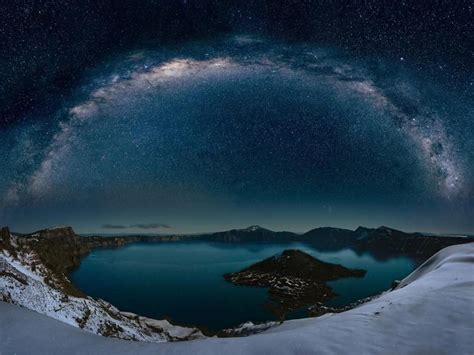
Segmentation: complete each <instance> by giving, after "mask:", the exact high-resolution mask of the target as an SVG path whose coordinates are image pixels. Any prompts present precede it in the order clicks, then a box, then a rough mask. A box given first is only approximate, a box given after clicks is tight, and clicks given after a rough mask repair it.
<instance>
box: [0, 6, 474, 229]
mask: <svg viewBox="0 0 474 355" xmlns="http://www.w3.org/2000/svg"><path fill="white" fill-rule="evenodd" d="M91 6H92V5H91ZM183 6H184V8H182V7H183ZM187 6H195V4H191V2H190V1H188V2H184V3H182V4H181V5H180V6H179V11H185V12H186V11H187V10H186V7H187ZM370 6H372V5H369V7H368V8H364V9H359V10H354V11H352V10H351V11H352V12H351V13H352V14H353V16H352V17H351V18H350V19H349V21H348V23H344V24H340V25H336V24H338V22H337V21H335V22H334V23H335V24H334V26H336V30H335V32H337V33H338V36H339V37H338V38H339V39H338V40H337V39H332V38H331V36H332V35H331V34H330V32H331V31H328V32H327V33H326V35H325V36H324V40H323V39H317V38H309V37H310V36H308V33H309V32H310V29H311V28H319V26H320V24H315V23H312V21H310V20H308V19H307V18H306V16H304V19H306V20H304V19H303V20H301V21H302V22H297V27H298V31H299V33H300V35H299V38H298V39H295V38H294V37H295V35H294V30H295V28H291V26H289V22H288V20H285V19H283V18H281V16H282V13H280V12H275V11H274V10H272V9H271V6H270V7H265V9H266V10H265V11H263V10H262V11H260V12H257V13H258V14H259V16H254V15H253V14H254V13H255V11H256V10H255V9H256V8H258V9H261V8H260V7H259V6H258V4H257V3H254V7H252V6H242V7H240V8H238V7H236V5H232V6H229V9H231V11H230V12H229V14H230V17H231V18H232V20H229V19H227V20H226V21H227V22H225V21H224V22H225V23H226V25H225V26H224V27H226V30H225V31H224V32H226V33H217V32H219V31H218V29H221V27H222V26H223V25H222V22H221V20H217V18H219V17H215V18H211V20H210V23H209V26H208V27H207V28H208V32H209V33H212V35H211V36H209V33H208V34H207V35H206V36H202V35H201V34H200V33H201V32H202V31H203V28H206V26H204V25H203V23H202V19H201V18H200V17H199V16H197V15H196V17H195V18H194V23H195V25H196V27H195V28H194V30H193V31H188V32H187V35H182V39H180V40H179V41H176V40H174V41H173V43H164V42H160V41H157V40H152V41H151V40H147V41H145V42H143V41H142V40H137V39H136V37H134V36H132V37H133V38H135V39H134V40H133V41H134V43H135V44H134V46H133V48H125V47H127V45H125V44H123V43H125V42H126V41H125V39H122V40H121V41H119V42H120V43H122V44H120V46H121V48H119V49H114V50H113V51H110V52H109V55H107V56H104V57H101V59H100V60H98V58H99V56H95V54H94V55H92V54H91V57H90V60H89V59H88V60H87V61H88V63H89V64H87V65H88V68H86V69H84V70H83V71H79V69H78V68H73V67H74V66H75V64H71V66H69V67H68V68H65V67H64V66H63V64H61V63H60V62H61V60H62V59H59V57H57V53H55V50H53V49H51V50H46V51H44V50H39V52H41V53H42V55H43V54H45V53H49V54H50V55H51V56H54V57H55V58H56V59H55V63H56V64H55V65H54V66H53V69H48V72H47V73H46V72H45V74H44V75H45V77H44V82H43V84H42V89H43V92H42V93H41V94H37V95H35V97H34V100H33V99H32V101H31V102H29V101H28V102H29V103H27V104H25V103H23V104H20V105H19V106H18V105H17V104H14V103H13V101H11V102H10V104H11V105H12V106H11V107H12V110H11V111H10V112H9V115H8V116H5V120H4V123H5V125H4V127H3V128H2V131H3V134H2V136H1V137H0V143H1V145H0V151H1V152H2V156H3V157H4V158H3V159H2V162H0V170H1V171H2V173H0V196H1V201H2V202H1V205H0V207H1V209H2V213H1V215H0V218H2V220H5V223H8V224H12V225H13V226H14V227H16V228H17V229H20V230H21V229H24V230H30V229H34V228H40V227H44V226H45V225H48V224H71V225H75V226H78V229H79V230H80V231H83V232H97V231H99V232H100V230H101V226H104V225H111V226H112V225H121V226H122V225H125V226H128V225H129V226H139V225H155V226H157V227H156V228H160V227H158V226H161V225H166V226H167V229H169V230H170V231H172V232H178V233H179V232H198V231H209V230H217V229H221V228H230V227H241V226H242V225H250V224H263V225H267V226H269V227H272V228H275V229H291V230H297V231H303V230H305V229H309V228H311V227H314V226H318V225H334V226H341V227H348V228H354V227H356V226H357V225H360V224H365V225H369V226H370V225H373V226H377V225H381V224H386V225H391V226H393V227H398V228H403V229H409V230H423V231H433V232H439V231H453V232H469V231H472V229H473V227H474V225H473V218H472V216H473V215H474V205H473V185H474V180H473V178H472V176H473V169H474V157H473V155H472V154H471V152H472V151H474V150H473V149H474V136H473V134H474V117H473V110H472V107H473V99H472V95H471V93H470V91H469V88H470V87H471V86H472V81H471V79H472V71H471V70H470V68H469V67H468V66H466V65H465V53H461V52H459V54H458V55H456V54H454V52H453V51H450V50H447V52H446V53H447V54H446V56H444V57H443V58H434V57H433V59H432V60H431V59H430V60H428V59H426V55H427V54H426V53H427V52H423V53H422V52H420V51H419V49H415V48H414V47H413V46H412V44H410V43H411V42H410V41H411V40H413V41H415V47H416V43H421V42H418V41H419V39H418V36H419V34H413V35H407V34H403V33H399V31H406V29H404V30H402V29H398V27H397V24H403V23H405V24H407V23H409V24H410V26H411V23H410V22H409V20H408V19H407V18H409V17H410V16H412V15H406V16H405V17H396V16H395V15H396V14H397V11H402V12H403V11H405V10H397V11H395V12H393V13H392V14H391V15H390V14H388V15H387V14H385V15H383V14H382V15H383V16H388V18H392V17H393V16H395V17H393V21H395V22H394V23H392V24H387V23H386V22H384V21H386V20H387V19H386V18H385V17H383V16H382V15H381V16H382V17H383V21H382V19H380V21H381V22H380V23H379V25H380V26H381V30H380V32H379V34H371V32H370V29H371V28H372V27H374V28H375V27H377V26H374V25H373V24H372V25H370V26H369V25H367V24H366V23H365V21H367V17H370V16H369V15H368V14H369V13H371V11H375V10H374V8H372V10H371V8H370ZM403 6H406V7H407V8H408V9H411V10H406V11H408V12H410V11H415V10H414V8H411V7H409V5H407V4H403V5H402V7H403ZM454 7H455V6H454V5H453V7H452V8H449V9H448V10H447V12H446V13H445V14H444V15H443V16H447V17H446V18H444V19H443V20H440V19H439V18H438V17H437V16H439V15H438V14H437V13H436V14H435V13H432V14H431V16H432V17H430V18H429V19H427V20H426V22H427V23H424V22H423V26H426V27H430V26H432V25H431V21H435V22H439V21H447V22H446V23H455V26H458V27H457V28H458V30H459V31H461V32H462V31H463V30H464V29H465V28H464V27H463V26H464V25H463V24H462V22H461V23H459V21H457V20H458V19H457V16H458V10H457V9H455V8H454ZM218 8H219V7H217V8H214V10H215V11H217V13H219V9H218ZM296 8H297V9H300V10H301V11H305V10H304V9H305V8H308V9H309V10H308V11H309V12H310V13H311V12H312V11H315V9H314V8H312V7H311V5H310V4H309V3H304V4H302V5H301V6H299V7H298V6H296ZM331 9H332V7H331V6H329V7H328V8H327V9H326V11H328V12H330V11H332V10H331ZM377 9H378V10H380V9H379V8H377ZM82 10H84V9H83V8H82ZM168 10H169V9H168ZM201 10H202V11H204V10H203V8H202V9H201ZM378 10H377V11H378ZM28 11H36V10H32V9H30V10H28ZM38 11H40V10H38ZM61 11H65V10H61ZM78 11H79V10H78ZM90 11H92V10H90ZM117 11H119V10H117ZM177 11H178V10H177ZM295 11H296V10H295ZM341 11H342V10H341ZM344 11H349V9H347V8H346V9H345V10H344ZM377 11H375V12H377ZM471 11H472V10H471ZM415 12H416V11H415ZM78 13H81V12H80V11H79V12H78ZM119 13H120V11H119ZM244 13H245V14H247V15H244ZM90 14H91V16H92V18H94V16H93V15H97V12H94V11H93V12H92V13H90ZM372 15H374V14H372V13H371V16H372ZM137 16H138V15H137ZM189 16H190V15H189ZM216 16H217V15H216ZM357 16H359V19H363V20H357ZM332 19H333V20H336V19H337V20H338V19H339V17H338V16H336V15H333V17H332ZM222 21H223V20H222ZM321 21H322V20H321ZM390 21H391V20H390ZM145 22H146V21H145ZM329 22H330V21H329ZM198 23H199V25H198ZM275 23H278V24H280V25H281V26H277V27H280V28H283V29H285V33H284V34H283V35H282V34H280V33H278V31H277V30H274V31H273V30H272V31H269V28H272V26H273V25H275ZM109 25H110V23H109ZM312 25H313V26H315V27H311V26H312ZM97 26H101V25H100V22H98V23H97ZM134 26H135V24H134V25H131V27H130V28H134ZM176 26H178V25H176ZM229 26H230V27H234V28H233V29H231V30H229V29H228V28H227V27H229ZM384 26H385V27H384ZM387 26H388V27H387ZM410 26H409V27H410ZM178 27H179V26H178ZM144 28H147V23H145V24H144ZM348 28H349V29H348ZM242 29H244V30H245V31H242ZM356 29H363V31H361V32H360V33H359V34H357V31H356ZM154 30H156V28H154ZM51 31H53V32H54V33H56V32H55V31H56V30H55V29H51ZM147 31H148V32H149V31H150V30H149V29H148V30H146V31H145V30H143V32H144V33H145V32H147ZM341 31H342V32H344V33H345V34H349V37H350V38H345V37H344V35H343V34H341V33H340V32H341ZM158 32H159V31H158ZM204 32H206V31H204ZM269 32H270V33H272V35H269ZM191 33H192V34H193V35H192V36H191V37H196V38H189V37H190V36H189V34H191ZM453 33H457V32H453ZM56 34H57V33H56ZM107 35H108V34H107V33H106V32H105V33H103V34H102V35H101V36H107ZM379 35H380V36H385V37H381V38H379V37H378V36H379ZM431 35H432V36H434V37H435V38H436V39H440V38H444V37H443V36H442V35H441V34H431ZM427 36H429V35H427ZM391 37H394V38H395V37H396V38H398V41H394V48H390V49H388V48H385V46H382V45H377V43H378V42H384V41H387V40H388V39H389V38H391ZM454 37H456V36H454ZM410 38H411V40H410ZM426 38H428V37H426ZM91 40H92V39H91ZM10 41H13V39H11V38H10ZM133 41H132V42H133ZM360 41H362V42H364V43H365V45H360V44H359V42H360ZM97 42H100V38H99V39H97ZM453 42H454V43H451V44H450V46H454V47H456V50H459V49H465V47H464V46H463V43H462V42H461V41H460V40H459V41H456V38H453ZM81 43H82V42H81ZM92 43H95V42H94V41H93V42H92ZM403 43H406V46H405V47H403V45H401V44H403ZM82 44H84V43H82ZM369 44H370V48H367V45H369ZM431 44H432V43H431ZM71 46H72V45H70V44H68V45H67V46H66V45H65V52H68V51H69V50H70V48H71ZM93 46H95V45H93ZM432 48H438V47H437V46H435V45H433V46H432ZM76 49H77V48H76ZM86 51H87V50H86ZM34 52H35V51H32V54H31V55H32V56H34V55H35V54H34ZM99 52H100V51H99ZM435 52H436V51H431V56H435V54H436V53H435ZM22 55H24V56H26V57H27V59H26V61H32V60H35V59H32V57H28V55H27V54H25V53H24V54H22ZM64 55H65V56H70V53H69V52H68V53H67V54H64ZM451 56H454V57H456V58H457V60H456V61H453V60H451V61H449V60H450V57H451ZM446 62H447V63H451V64H444V63H446ZM78 63H85V62H84V58H83V57H81V56H79V58H78ZM450 65H451V66H453V65H455V68H454V69H453V68H450ZM25 66H27V67H28V66H29V65H28V64H27V63H26V62H25ZM54 68H56V69H58V68H61V70H62V72H67V73H68V74H69V75H74V78H69V79H65V80H66V81H64V82H63V83H66V82H67V85H66V86H67V88H66V86H62V88H63V89H58V88H57V87H54V86H51V85H50V83H51V82H52V81H54V80H55V79H54V77H55V75H57V73H56V72H55V71H54ZM79 72H80V73H81V74H80V75H79V74H77V73H79ZM26 73H27V71H25V72H23V74H25V75H26ZM462 73H464V74H466V75H464V77H462V78H461V76H462V75H461V74H462ZM28 75H29V76H30V77H32V78H33V79H34V78H36V76H38V75H40V74H38V73H34V72H31V73H29V74H28ZM469 75H470V76H469ZM76 76H77V77H78V78H80V79H75V77H76ZM42 77H43V76H42ZM34 81H36V80H34ZM9 82H11V83H13V84H12V85H13V86H14V84H15V83H20V82H21V83H23V81H22V79H20V78H19V77H18V76H17V77H15V76H13V75H12V76H10V77H9ZM22 85H23V84H22ZM34 85H38V84H37V83H35V84H34ZM5 88H7V84H5V86H4V89H5ZM51 88H53V89H51ZM20 89H21V88H20V86H18V90H20ZM21 90H23V89H21ZM13 92H14V91H13ZM18 92H19V91H18ZM30 94H31V93H30ZM23 98H25V99H26V98H27V97H26V96H23ZM5 100H8V98H6V99H5ZM28 100H29V99H28ZM36 100H39V101H40V102H42V105H40V104H34V102H36ZM15 102H17V101H15ZM17 103H18V102H17ZM30 103H31V105H30ZM13 108H14V109H13ZM158 222H159V223H158Z"/></svg>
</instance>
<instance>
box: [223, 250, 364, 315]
mask: <svg viewBox="0 0 474 355" xmlns="http://www.w3.org/2000/svg"><path fill="white" fill-rule="evenodd" d="M365 273H366V271H365V270H359V269H348V268H345V267H344V266H342V265H338V264H331V263H326V262H323V261H321V260H318V259H316V258H313V257H312V256H311V255H309V254H306V253H304V252H302V251H301V250H285V251H283V252H282V253H281V254H278V255H275V256H272V257H270V258H268V259H265V260H263V261H260V262H258V263H256V264H253V265H251V266H249V267H248V268H246V269H244V270H242V271H239V272H234V273H229V274H225V275H224V278H225V279H226V280H227V281H229V282H232V283H233V284H236V285H241V286H255V287H268V288H269V290H268V293H269V297H270V302H269V303H268V304H267V305H266V306H267V307H268V308H269V309H270V310H271V311H272V312H273V313H274V314H276V315H277V316H279V317H281V318H283V317H284V316H285V315H286V314H287V313H288V312H291V311H293V310H295V309H298V308H300V307H303V306H305V305H309V304H314V303H317V302H324V301H327V300H329V299H330V298H332V297H334V296H335V293H334V292H333V291H332V289H331V288H330V287H329V286H328V285H327V284H326V281H331V280H337V279H339V278H343V277H363V276H364V275H365Z"/></svg>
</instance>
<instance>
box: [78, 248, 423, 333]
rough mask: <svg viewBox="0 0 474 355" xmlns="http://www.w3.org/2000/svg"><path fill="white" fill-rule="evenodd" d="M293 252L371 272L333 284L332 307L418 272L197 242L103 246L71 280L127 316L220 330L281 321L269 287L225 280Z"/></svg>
mask: <svg viewBox="0 0 474 355" xmlns="http://www.w3.org/2000/svg"><path fill="white" fill-rule="evenodd" d="M289 248H291V249H300V250H303V251H305V252H307V253H309V254H311V255H313V256H314V257H316V258H318V259H321V260H323V261H327V262H331V263H338V264H342V265H344V266H346V267H350V268H362V269H366V270H367V274H366V276H365V277H364V278H348V279H340V280H337V281H332V282H330V283H329V285H330V286H331V287H332V288H333V289H334V290H335V292H336V293H337V294H338V296H337V297H336V298H335V299H333V300H332V301H331V302H330V303H331V304H332V305H345V304H348V303H350V302H352V301H355V300H357V299H360V298H363V297H367V296H370V295H374V294H377V293H379V292H381V291H383V290H386V289H388V288H390V286H391V283H392V281H393V280H394V279H401V278H403V277H405V276H406V275H408V274H409V273H410V272H411V271H412V270H413V269H414V267H415V264H414V263H413V262H412V261H411V260H410V259H408V258H405V257H398V258H392V259H388V260H384V261H379V260H376V259H374V258H373V257H372V256H371V255H370V254H361V255H358V254H357V253H356V252H354V251H353V250H350V249H344V250H339V251H319V250H317V249H315V248H313V247H312V246H311V245H308V244H303V243H297V242H289V243H252V242H242V243H232V244H231V243H219V242H204V241H193V242H169V243H153V244H152V243H137V244H131V245H128V246H125V247H122V248H117V249H96V250H94V251H93V252H92V253H90V254H89V255H88V256H87V257H86V258H85V259H84V260H83V261H82V263H81V265H80V267H79V268H78V269H77V270H76V271H74V272H73V273H72V274H71V275H70V277H71V280H72V281H73V282H74V283H75V284H76V285H77V286H78V287H80V288H81V289H82V290H83V291H85V292H86V293H87V294H89V295H91V296H93V297H99V298H102V299H104V300H106V301H108V302H110V303H112V304H113V305H114V306H116V307H118V308H119V309H120V310H122V311H129V312H134V313H138V314H140V315H144V316H147V317H151V318H156V319H162V318H164V317H169V318H171V319H172V320H173V321H174V322H175V323H178V324H189V325H200V326H205V327H208V328H209V329H213V330H218V329H222V328H226V327H231V326H236V325H238V324H240V323H242V322H245V321H248V320H251V321H265V320H273V319H275V317H274V316H273V315H272V313H270V312H269V311H268V310H266V309H265V308H264V307H262V304H264V303H265V301H266V298H267V295H266V289H259V288H254V287H242V286H235V285H233V284H231V283H228V282H226V281H225V280H224V278H223V277H222V275H223V274H225V273H228V272H233V271H239V270H241V269H243V268H245V267H247V266H249V265H251V264H253V263H255V262H257V261H260V260H262V259H264V258H267V257H269V256H272V255H275V254H277V253H279V252H281V251H283V250H284V249H289ZM297 313H298V314H299V313H302V315H304V313H303V312H297Z"/></svg>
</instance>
